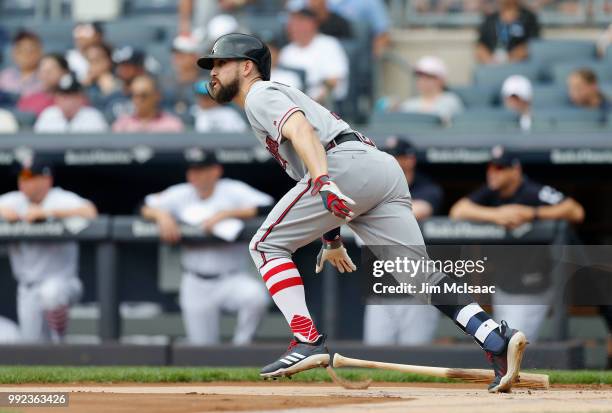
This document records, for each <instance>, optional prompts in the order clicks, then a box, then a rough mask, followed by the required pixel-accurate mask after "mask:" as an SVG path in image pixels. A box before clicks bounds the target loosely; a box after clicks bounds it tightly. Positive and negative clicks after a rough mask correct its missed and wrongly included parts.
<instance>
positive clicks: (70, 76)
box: [55, 72, 83, 94]
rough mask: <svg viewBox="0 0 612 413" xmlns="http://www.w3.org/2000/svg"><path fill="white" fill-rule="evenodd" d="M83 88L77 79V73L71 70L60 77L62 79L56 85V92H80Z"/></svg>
mask: <svg viewBox="0 0 612 413" xmlns="http://www.w3.org/2000/svg"><path fill="white" fill-rule="evenodd" d="M82 89H83V87H82V86H81V84H80V83H79V81H78V80H77V78H76V75H75V74H74V73H72V72H70V73H66V74H65V75H64V76H62V77H60V80H59V82H58V83H57V86H56V87H55V93H64V94H69V93H79V92H81V90H82Z"/></svg>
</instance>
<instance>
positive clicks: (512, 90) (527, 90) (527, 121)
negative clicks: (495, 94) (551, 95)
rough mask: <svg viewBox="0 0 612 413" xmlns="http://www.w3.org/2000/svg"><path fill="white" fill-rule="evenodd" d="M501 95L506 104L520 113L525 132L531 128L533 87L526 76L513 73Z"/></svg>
mask: <svg viewBox="0 0 612 413" xmlns="http://www.w3.org/2000/svg"><path fill="white" fill-rule="evenodd" d="M501 95H502V98H503V100H504V106H505V107H506V109H509V110H511V111H513V112H516V113H517V114H518V115H519V127H520V128H521V130H522V131H523V132H529V131H530V130H531V100H532V98H533V89H532V87H531V82H530V81H529V79H527V78H526V77H525V76H521V75H513V76H510V77H509V78H508V79H506V80H505V81H504V84H503V85H502V90H501Z"/></svg>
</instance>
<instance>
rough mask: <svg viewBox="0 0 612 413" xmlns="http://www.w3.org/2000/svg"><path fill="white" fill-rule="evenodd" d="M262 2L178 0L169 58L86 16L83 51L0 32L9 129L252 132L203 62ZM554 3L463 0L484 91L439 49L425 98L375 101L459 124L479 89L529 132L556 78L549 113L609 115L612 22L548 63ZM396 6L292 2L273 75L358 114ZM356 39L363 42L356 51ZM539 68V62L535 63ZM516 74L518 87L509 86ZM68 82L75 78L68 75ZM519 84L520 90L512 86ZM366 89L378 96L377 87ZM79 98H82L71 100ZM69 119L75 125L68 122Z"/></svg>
mask: <svg viewBox="0 0 612 413" xmlns="http://www.w3.org/2000/svg"><path fill="white" fill-rule="evenodd" d="M256 3H257V2H256V1H254V0H252V1H246V2H245V1H232V0H224V1H218V2H211V1H204V0H181V1H179V2H178V7H177V16H178V17H177V19H178V21H177V25H176V26H177V28H178V29H177V35H176V37H174V39H173V40H172V41H171V42H170V45H169V46H168V47H167V48H166V49H165V50H162V51H161V55H166V56H168V58H167V59H161V61H162V62H160V59H158V58H157V57H160V56H159V55H158V56H157V57H155V56H153V55H151V54H150V53H149V51H148V49H146V46H147V45H140V44H130V41H129V39H126V40H125V41H124V42H123V43H122V44H120V45H113V44H111V42H110V41H109V40H108V33H105V25H104V24H103V23H100V22H90V23H78V24H76V25H75V26H74V29H73V33H72V38H73V45H72V47H71V48H68V50H53V51H51V52H50V53H44V52H43V50H45V51H46V50H48V47H47V46H46V44H45V39H43V38H41V37H40V36H39V35H38V34H37V33H36V29H35V28H32V29H21V30H16V31H14V33H12V37H11V38H10V41H9V39H8V37H7V34H6V33H7V32H6V31H2V30H0V44H1V43H2V38H4V39H5V40H4V41H5V42H6V43H7V45H6V46H5V47H10V56H11V58H10V60H9V61H8V62H4V68H3V69H2V70H1V71H0V116H2V118H3V119H6V121H4V122H2V126H0V131H3V132H9V133H10V132H15V131H16V130H18V129H19V128H20V127H21V128H22V129H28V126H34V130H35V131H37V132H44V131H46V132H50V131H53V132H58V131H63V130H72V131H79V132H84V131H87V132H100V131H105V130H112V131H116V132H136V131H157V132H176V131H182V130H190V129H195V130H196V131H200V132H214V131H225V132H242V131H245V130H246V127H245V122H244V118H241V115H240V114H239V113H238V112H236V111H235V108H233V107H231V106H219V105H216V104H215V103H214V102H213V101H212V99H210V98H209V97H207V96H206V91H205V87H203V86H202V83H201V82H205V81H206V76H207V73H205V72H203V71H202V70H201V69H199V68H198V67H197V65H196V60H197V58H198V56H200V55H201V54H203V53H204V52H205V51H206V50H207V49H208V48H209V47H210V45H211V43H212V41H214V40H215V39H216V38H218V37H219V36H221V35H223V34H225V33H229V32H233V31H247V32H249V31H251V28H250V27H248V26H247V23H248V19H244V18H242V17H244V14H245V13H247V11H248V10H249V7H250V6H253V5H255V4H256ZM455 3H457V2H453V1H448V2H437V3H436V6H435V7H442V8H448V7H451V6H452V5H453V4H455ZM553 3H555V2H552V1H544V2H529V1H521V0H496V1H488V2H480V1H471V2H470V1H465V2H463V3H462V5H463V6H464V7H469V8H474V9H475V10H480V11H481V12H482V11H490V12H489V13H487V14H486V15H485V17H484V18H483V20H482V23H481V24H480V26H479V27H478V28H477V42H476V45H475V49H474V57H475V60H476V62H477V63H478V68H477V69H476V72H477V73H476V75H475V84H474V85H473V86H474V87H473V88H472V89H469V88H467V89H466V88H463V90H462V91H460V90H455V88H453V87H452V85H449V84H448V68H447V65H446V63H445V62H444V61H443V60H442V59H440V57H438V56H435V55H429V56H423V57H422V58H421V59H419V60H418V61H415V62H413V64H412V72H413V75H414V77H415V96H413V97H410V98H408V99H407V100H405V101H404V102H400V101H397V99H393V97H391V99H389V101H390V102H392V103H390V104H382V105H381V104H379V105H375V106H374V107H375V108H378V109H380V108H382V109H383V110H384V111H397V112H416V113H425V114H432V115H435V116H437V117H438V118H439V119H440V123H441V124H442V125H444V126H452V125H453V119H454V118H456V117H457V116H460V115H461V114H462V113H464V112H465V111H471V110H473V109H474V105H472V102H471V101H470V99H469V96H468V97H466V96H465V93H462V92H466V90H467V92H469V93H471V94H474V93H481V94H482V93H484V94H489V95H490V96H489V98H488V102H487V106H490V107H494V108H495V107H496V108H499V109H501V108H504V107H505V108H507V109H509V110H510V111H514V112H516V113H517V114H518V116H517V119H516V124H517V128H520V129H522V130H523V131H529V130H531V129H532V124H533V123H534V122H533V121H532V118H534V116H535V118H536V119H537V117H538V116H537V114H536V115H534V113H533V112H534V111H535V112H537V108H534V105H533V104H532V103H533V102H532V101H533V100H535V101H538V99H539V98H540V96H539V91H540V89H541V88H540V86H543V85H547V86H551V87H552V86H554V87H555V88H556V89H558V95H559V96H560V99H557V101H553V102H552V105H549V109H550V108H556V107H559V108H561V107H563V108H572V107H574V108H590V109H596V110H599V111H600V112H601V116H600V118H601V123H602V124H604V123H606V122H607V118H608V113H609V111H610V105H609V103H608V102H609V99H610V96H609V94H610V93H611V91H612V86H611V85H612V76H611V75H610V74H609V73H610V72H612V68H611V67H610V66H611V65H610V64H609V63H605V64H604V63H601V62H611V61H612V59H610V58H609V56H607V55H609V54H610V51H609V44H610V42H611V39H612V26H611V28H609V29H608V30H606V31H604V33H603V34H602V36H601V38H600V40H599V41H598V42H597V45H595V43H593V45H592V48H593V55H592V56H590V58H589V59H586V60H585V59H583V60H576V59H575V57H574V56H572V55H571V54H570V53H568V54H567V55H566V56H565V58H555V60H554V61H546V60H545V59H542V60H541V61H540V60H538V59H539V56H538V53H537V52H534V50H535V49H533V48H532V44H533V43H534V42H538V41H540V39H539V37H540V31H541V29H540V23H539V19H538V16H537V11H538V10H540V9H542V7H548V6H551V5H552V4H553ZM385 7H386V6H385V4H384V2H383V1H382V0H376V1H363V0H288V1H287V2H286V9H285V10H284V11H283V12H282V16H284V17H283V19H284V20H283V19H281V17H280V14H279V19H278V20H277V22H279V23H280V22H281V21H282V25H279V27H282V30H280V29H279V30H277V31H276V32H274V33H272V34H270V33H257V34H260V35H262V37H263V38H264V40H265V41H266V42H267V43H268V45H269V47H270V49H271V52H272V64H273V69H272V76H271V78H272V80H274V81H278V82H281V83H285V84H289V85H293V86H295V87H298V88H300V89H302V90H303V91H305V92H306V93H307V94H308V95H310V96H311V97H313V98H314V99H315V100H317V101H318V102H321V103H323V104H325V105H326V106H327V107H330V108H331V109H334V110H336V111H338V112H339V113H340V114H341V115H343V116H345V117H347V118H349V119H350V118H351V115H355V114H350V113H349V114H346V113H343V112H342V108H343V106H342V104H343V102H351V101H355V100H356V99H357V95H356V94H355V93H356V92H355V90H356V89H359V88H362V86H363V85H361V84H359V83H360V81H363V79H364V78H362V77H359V76H360V73H357V72H360V71H361V69H359V68H358V67H357V66H356V64H355V63H356V62H357V63H362V64H364V63H365V62H366V61H368V60H367V59H366V60H364V59H363V57H364V56H365V57H369V56H374V57H376V56H381V55H382V54H383V53H384V51H385V50H388V48H389V45H390V35H389V31H390V24H391V23H390V17H389V13H388V10H387V9H386V8H385ZM453 7H454V6H453ZM451 8H452V7H451ZM362 27H366V29H367V27H369V28H370V29H369V30H370V33H369V38H370V39H371V42H370V43H369V44H370V45H371V49H370V50H369V51H366V50H363V48H362V47H361V46H362V44H361V43H359V42H360V40H359V41H358V40H356V39H357V38H359V37H360V36H361V35H360V31H362ZM273 31H274V30H273ZM347 42H348V43H347ZM351 42H357V47H358V48H359V50H357V55H356V56H357V57H355V56H354V53H355V52H354V49H353V50H352V49H351V44H352V43H351ZM8 43H10V44H8ZM347 45H348V49H347ZM586 47H587V46H585V48H586ZM353 48H354V45H353ZM538 50H539V49H538ZM595 50H597V52H595ZM596 53H597V54H596ZM5 55H8V54H7V53H5ZM598 58H599V59H600V60H597V59H598ZM571 59H574V60H573V63H575V64H574V66H575V67H572V68H571V69H572V70H570V71H566V72H563V70H559V71H558V72H556V71H555V70H556V68H555V65H557V66H559V65H561V66H562V65H566V66H567V64H568V62H571V61H572V60H571ZM581 63H584V65H583V66H582V65H581ZM512 64H514V65H517V66H516V71H515V72H514V73H512V70H510V69H507V70H506V71H507V72H508V73H506V76H505V77H504V79H501V80H499V81H497V82H492V83H491V84H487V85H486V88H482V87H480V86H481V85H479V84H478V83H479V73H483V74H485V75H487V74H489V75H487V76H491V75H490V74H492V76H493V77H495V76H499V75H496V74H495V72H500V73H501V72H503V67H506V66H507V67H510V66H508V65H512ZM534 65H537V66H538V67H537V68H535V69H534V68H533V66H534ZM528 66H529V67H528ZM487 67H488V68H487ZM370 70H371V69H370ZM534 71H535V72H534ZM527 72H529V73H527ZM71 73H72V74H71ZM369 73H371V71H370V72H369ZM534 73H535V75H534ZM558 73H563V74H565V76H566V77H565V78H563V79H560V78H558V77H556V76H557V74H558ZM66 75H70V76H73V77H74V78H75V82H76V83H75V82H71V86H70V88H69V89H70V90H66V88H65V87H60V80H61V79H68V78H67V77H65V76H66ZM145 75H146V76H148V78H149V79H150V81H149V82H148V84H149V86H150V87H148V88H146V89H147V93H144V94H142V93H139V94H137V95H134V91H133V87H132V82H133V81H134V80H135V79H136V78H138V77H139V76H145ZM513 76H523V77H524V78H525V79H523V80H521V81H520V82H521V83H522V86H520V87H519V86H516V85H517V84H518V83H517V82H518V81H517V80H516V78H514V79H515V80H511V79H510V78H512V77H513ZM602 77H603V78H602ZM506 78H507V79H508V81H509V82H510V83H509V85H511V86H513V87H510V86H507V87H506V88H505V89H504V88H502V84H503V80H505V79H506ZM551 80H552V81H551ZM66 82H68V80H64V83H66ZM142 83H147V82H143V81H142V79H141V80H140V81H139V82H138V86H141V84H142ZM362 83H363V82H362ZM493 83H494V84H493ZM527 83H529V86H526V84H527ZM517 87H518V88H519V89H520V90H519V92H520V93H518V94H514V93H511V91H512V90H514V89H516V88H517ZM561 88H563V89H564V90H563V91H561V90H560V89H561ZM485 89H486V90H485ZM149 92H150V93H149ZM364 93H369V94H370V97H371V95H372V90H370V91H369V92H364ZM68 96H70V97H72V98H74V99H65V98H66V97H68ZM77 97H78V98H77ZM58 101H61V102H58ZM77 101H78V103H77ZM385 102H386V101H385ZM521 102H522V103H521ZM67 105H68V106H70V105H71V107H68V106H67ZM48 108H53V109H52V110H51V111H50V112H47V113H46V114H45V116H42V115H43V112H45V110H46V109H48ZM476 109H482V108H481V107H477V108H476ZM93 113H96V114H95V115H92V114H93ZM220 113H222V115H220ZM100 114H101V115H102V117H103V121H102V120H100ZM52 115H53V116H52ZM77 115H78V117H85V118H86V119H87V118H90V117H91V116H95V117H96V121H95V122H91V123H90V122H88V121H86V122H83V123H87V124H88V126H87V127H86V129H82V128H79V127H78V126H74V124H76V125H78V124H79V123H80V122H82V121H79V120H78V118H75V119H77V120H75V119H73V118H74V117H76V116H77ZM220 116H222V117H223V119H232V120H234V123H233V124H232V125H227V122H226V121H225V120H223V121H222V120H219V117H220ZM32 119H35V121H31V120H32ZM30 121H31V123H30ZM47 123H49V125H47ZM60 123H63V124H65V126H63V127H60V126H59V124H60ZM536 124H537V122H536Z"/></svg>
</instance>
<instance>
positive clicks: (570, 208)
mask: <svg viewBox="0 0 612 413" xmlns="http://www.w3.org/2000/svg"><path fill="white" fill-rule="evenodd" d="M535 216H536V218H538V219H563V220H567V221H569V222H572V223H575V224H579V223H581V222H582V221H584V208H583V207H582V205H580V204H579V203H578V202H577V201H576V200H574V199H573V198H565V199H564V200H563V201H561V202H559V203H558V204H556V205H544V206H540V207H537V208H536V209H535Z"/></svg>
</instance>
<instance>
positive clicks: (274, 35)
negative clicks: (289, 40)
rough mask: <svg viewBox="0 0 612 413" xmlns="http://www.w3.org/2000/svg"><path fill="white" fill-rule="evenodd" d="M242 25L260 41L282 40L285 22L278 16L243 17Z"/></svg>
mask: <svg viewBox="0 0 612 413" xmlns="http://www.w3.org/2000/svg"><path fill="white" fill-rule="evenodd" d="M242 23H243V24H244V25H245V26H246V27H248V28H249V29H250V30H251V32H252V33H254V34H256V35H258V36H259V37H261V38H262V39H283V38H284V37H283V34H284V27H285V21H284V19H283V17H282V15H279V14H262V15H257V16H255V15H248V14H247V15H245V16H244V18H243V19H242Z"/></svg>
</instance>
